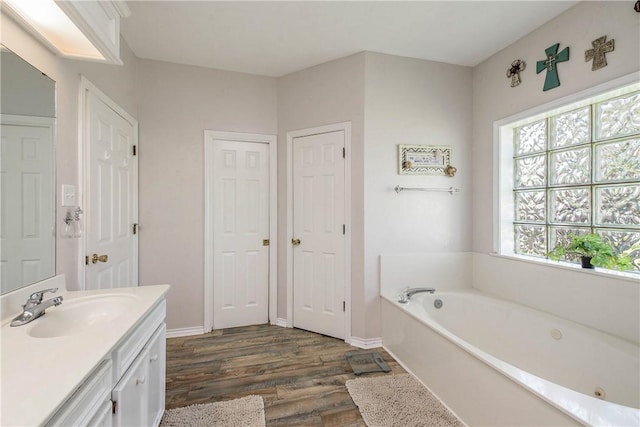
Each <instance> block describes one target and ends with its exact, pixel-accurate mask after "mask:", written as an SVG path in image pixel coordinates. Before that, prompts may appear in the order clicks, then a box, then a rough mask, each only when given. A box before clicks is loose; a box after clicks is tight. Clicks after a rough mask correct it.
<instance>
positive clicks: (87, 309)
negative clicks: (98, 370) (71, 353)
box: [27, 294, 139, 338]
mask: <svg viewBox="0 0 640 427" xmlns="http://www.w3.org/2000/svg"><path fill="white" fill-rule="evenodd" d="M138 301H139V300H138V297H136V296H134V295H126V294H122V295H120V294H119V295H115V294H107V295H95V296H90V297H83V298H74V299H70V300H68V301H67V300H64V301H63V302H62V305H60V306H58V307H51V308H48V309H47V312H46V313H45V315H44V316H42V317H40V318H39V319H36V320H34V321H33V322H32V323H31V325H29V329H28V330H27V333H28V334H29V335H30V336H32V337H34V338H55V337H63V336H67V335H73V334H77V333H80V332H83V331H86V330H87V329H89V328H91V327H92V326H96V325H98V324H103V323H108V322H110V321H112V320H115V319H117V318H118V317H120V316H121V315H122V314H124V313H125V312H126V311H127V309H129V308H131V307H133V306H134V305H135V304H137V303H138Z"/></svg>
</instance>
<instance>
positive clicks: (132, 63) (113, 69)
mask: <svg viewBox="0 0 640 427" xmlns="http://www.w3.org/2000/svg"><path fill="white" fill-rule="evenodd" d="M0 19H1V22H0V25H1V27H0V28H1V31H0V34H1V36H0V37H1V41H2V43H3V44H4V45H5V46H7V47H8V48H9V49H11V50H12V51H13V52H15V53H16V54H18V55H19V56H21V57H22V58H23V59H25V60H26V61H27V62H29V63H31V64H32V65H33V66H35V67H36V68H38V69H39V70H41V71H42V72H44V73H45V74H47V75H48V76H49V77H51V78H52V79H53V80H55V82H56V109H57V111H56V117H57V119H56V193H57V199H56V200H57V202H56V209H57V220H56V225H57V226H58V227H57V230H58V233H57V239H56V273H58V274H62V273H64V274H65V275H66V277H67V287H68V288H69V289H70V290H73V289H78V271H79V269H80V265H79V263H78V261H79V259H80V253H79V240H78V239H65V238H62V237H61V236H60V230H61V227H60V224H62V218H63V217H64V214H65V213H66V208H62V207H60V205H61V201H62V200H61V196H60V186H61V185H62V184H73V185H76V186H78V188H79V185H80V178H79V161H78V93H79V88H80V75H84V76H85V77H86V78H87V79H89V80H90V81H91V82H92V83H94V84H95V85H96V86H97V87H98V88H100V89H101V90H102V91H103V92H105V93H106V94H107V95H108V96H109V97H111V98H112V99H113V100H114V101H116V102H117V103H118V104H119V105H120V106H121V107H122V108H124V109H125V110H126V111H127V112H128V113H130V114H131V115H133V116H134V117H136V116H137V98H136V88H135V68H136V63H137V58H136V57H135V56H134V55H133V53H132V52H131V50H130V49H129V48H128V46H127V44H126V43H125V42H124V40H121V41H120V42H121V43H120V46H121V56H122V60H123V62H124V65H123V66H119V65H107V64H100V63H94V62H84V61H74V60H69V59H62V58H59V57H57V56H55V55H54V54H52V53H51V52H50V51H49V50H48V49H46V48H45V47H43V46H42V45H41V44H40V43H39V42H37V41H36V40H35V39H33V37H32V36H31V35H30V34H28V33H26V32H25V31H24V30H23V29H22V28H21V27H20V26H18V25H17V24H16V23H15V22H14V21H13V20H12V19H11V18H9V17H7V16H6V15H4V14H2V15H1V17H0ZM79 203H80V205H81V206H82V205H83V202H82V201H79Z"/></svg>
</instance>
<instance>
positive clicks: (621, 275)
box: [489, 252, 640, 284]
mask: <svg viewBox="0 0 640 427" xmlns="http://www.w3.org/2000/svg"><path fill="white" fill-rule="evenodd" d="M489 255H490V256H493V257H497V258H506V259H510V260H513V261H518V262H524V263H527V264H536V265H543V266H546V267H551V268H558V269H561V270H571V271H575V272H579V273H582V274H591V275H596V276H601V277H607V278H610V279H621V280H625V281H630V282H634V283H636V284H639V283H640V272H629V271H617V270H608V269H606V268H600V267H596V268H593V269H591V268H582V267H580V266H579V265H577V264H572V263H569V262H563V261H552V260H548V259H540V258H535V257H529V256H526V255H515V254H499V253H497V252H491V253H489Z"/></svg>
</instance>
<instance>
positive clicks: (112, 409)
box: [111, 400, 118, 414]
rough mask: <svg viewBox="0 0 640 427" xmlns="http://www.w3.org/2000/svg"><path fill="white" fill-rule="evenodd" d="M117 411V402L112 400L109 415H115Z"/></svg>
mask: <svg viewBox="0 0 640 427" xmlns="http://www.w3.org/2000/svg"><path fill="white" fill-rule="evenodd" d="M117 410H118V401H117V400H112V401H111V413H112V414H115V413H116V411H117Z"/></svg>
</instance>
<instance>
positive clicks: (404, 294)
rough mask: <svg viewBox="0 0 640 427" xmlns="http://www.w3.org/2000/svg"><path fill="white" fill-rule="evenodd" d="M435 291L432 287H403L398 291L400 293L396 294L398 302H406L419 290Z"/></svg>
mask: <svg viewBox="0 0 640 427" xmlns="http://www.w3.org/2000/svg"><path fill="white" fill-rule="evenodd" d="M435 291H436V290H435V289H433V288H405V289H403V290H402V291H400V295H398V302H399V303H400V304H406V303H408V302H409V300H410V299H411V297H412V296H414V295H415V294H418V293H420V292H429V293H430V294H432V293H434V292H435Z"/></svg>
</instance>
